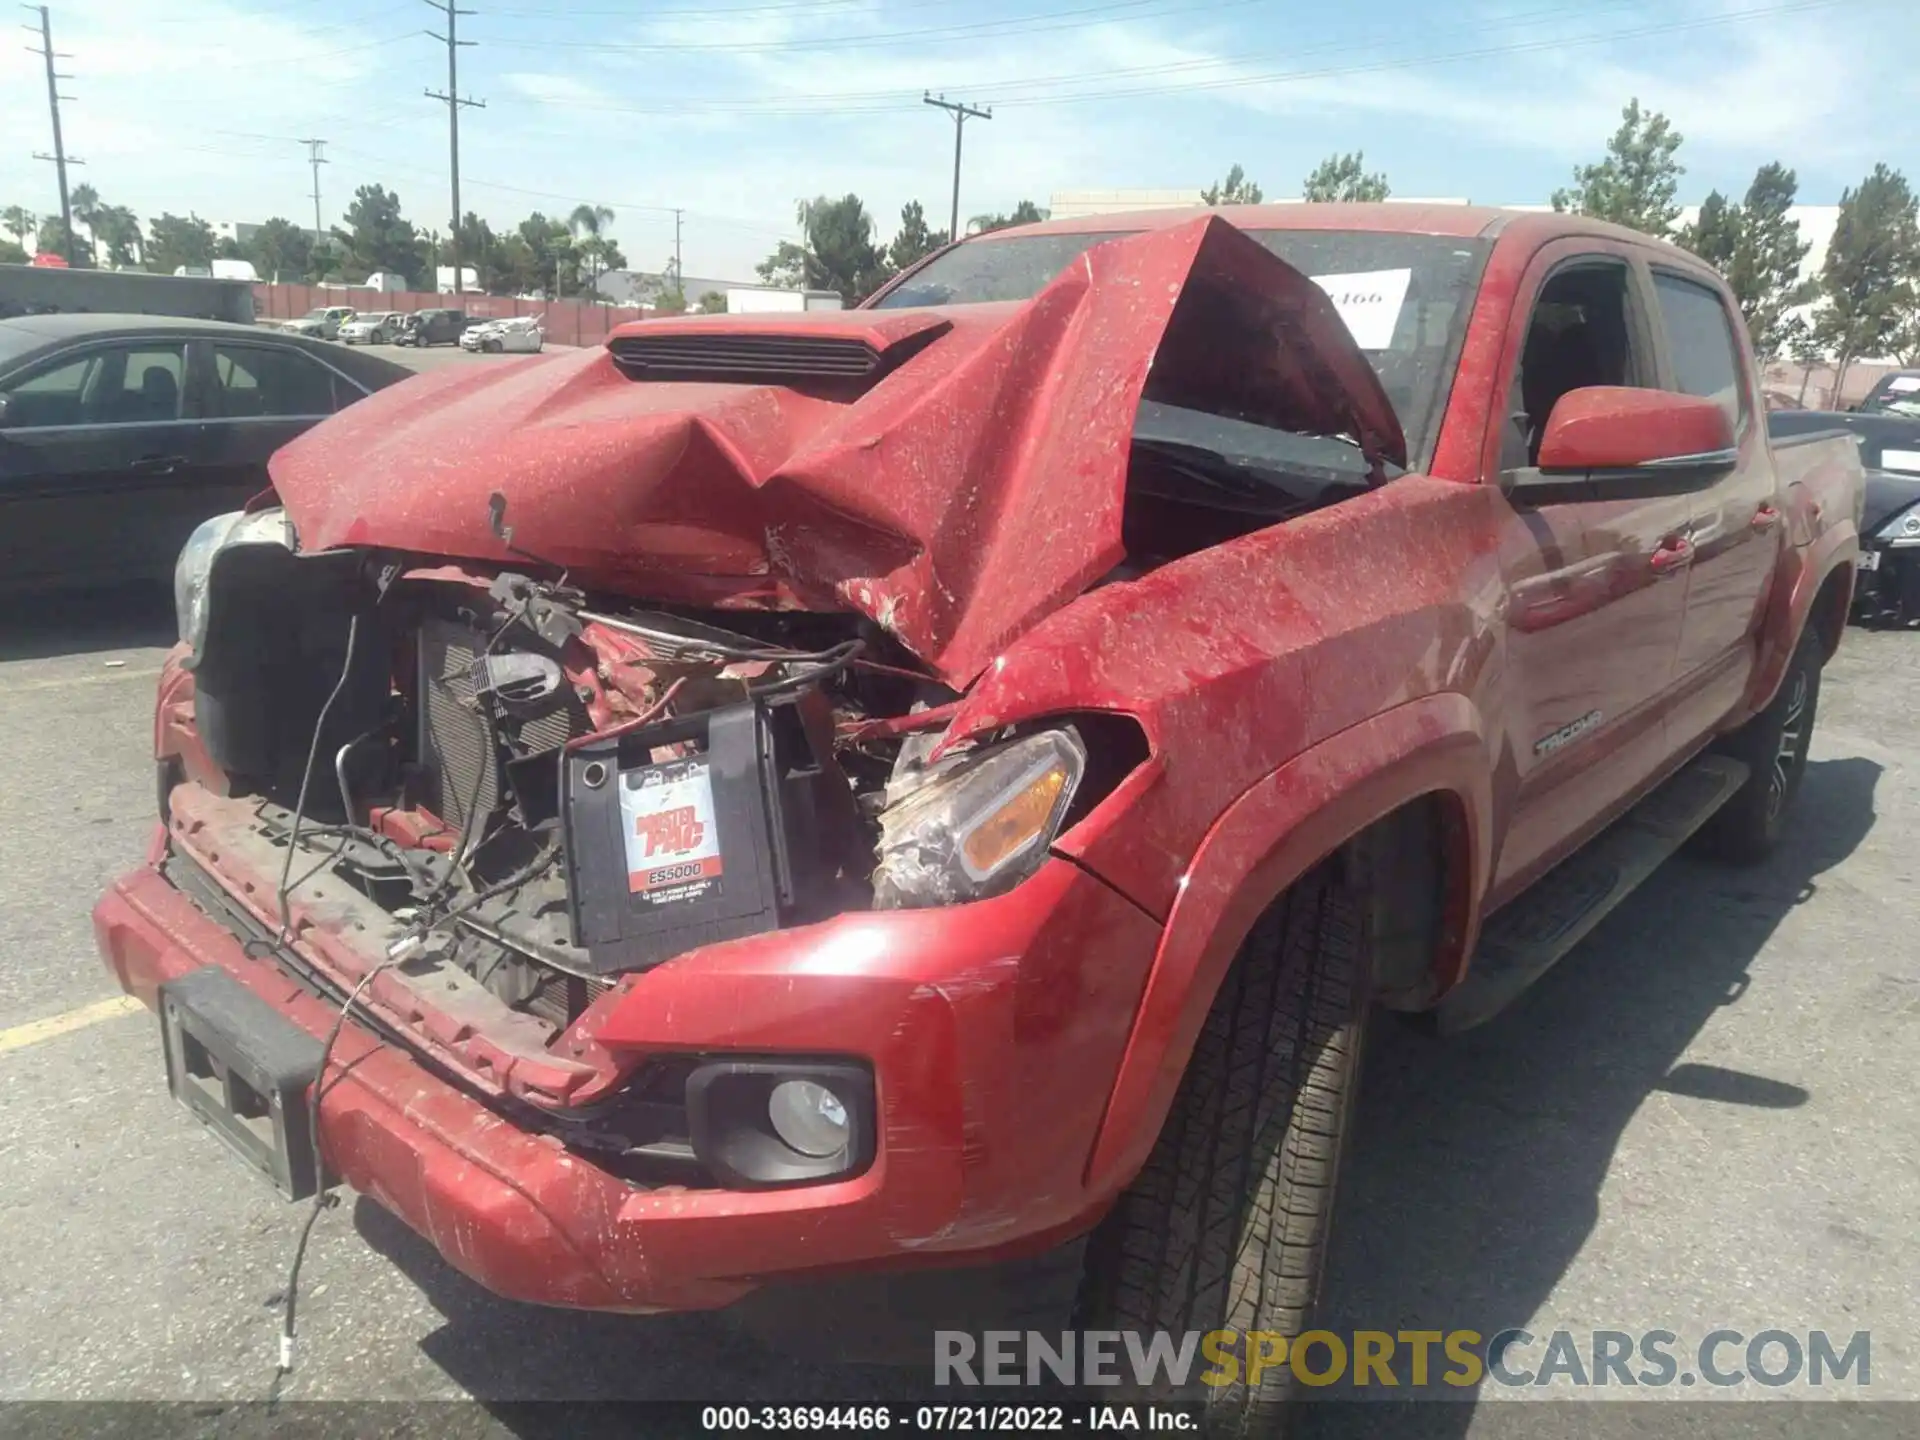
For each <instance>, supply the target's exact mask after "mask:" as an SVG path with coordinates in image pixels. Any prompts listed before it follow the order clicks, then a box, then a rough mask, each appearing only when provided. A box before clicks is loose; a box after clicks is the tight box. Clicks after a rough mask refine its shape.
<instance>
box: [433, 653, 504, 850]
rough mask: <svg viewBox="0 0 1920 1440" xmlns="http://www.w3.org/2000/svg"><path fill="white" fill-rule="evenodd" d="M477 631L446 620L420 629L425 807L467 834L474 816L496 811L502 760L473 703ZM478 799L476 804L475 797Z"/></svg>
mask: <svg viewBox="0 0 1920 1440" xmlns="http://www.w3.org/2000/svg"><path fill="white" fill-rule="evenodd" d="M483 646H484V641H483V639H482V637H481V635H480V634H479V632H478V631H475V630H471V629H469V628H467V627H466V626H464V625H457V624H454V623H453V622H451V621H447V620H427V621H425V622H424V623H423V624H422V625H421V626H420V690H419V695H420V763H421V765H422V766H423V767H424V768H425V770H426V795H425V800H426V804H427V808H428V809H430V810H432V811H433V813H434V814H436V815H438V816H439V817H440V818H441V819H442V820H445V821H446V822H447V823H448V824H450V825H454V826H458V827H459V828H461V829H465V828H466V826H467V823H468V819H469V813H468V809H467V806H468V802H469V800H472V802H473V812H472V813H474V814H478V815H491V814H492V813H493V812H494V811H495V810H497V809H499V808H500V757H499V751H498V747H497V746H496V745H495V743H494V738H493V729H492V726H491V725H489V724H488V722H487V718H486V716H484V715H483V714H481V713H480V710H479V708H478V707H477V706H476V705H475V703H474V698H473V662H474V660H475V659H476V658H478V656H479V654H480V652H481V649H482V648H483ZM476 794H477V796H478V798H477V799H474V797H475V796H476Z"/></svg>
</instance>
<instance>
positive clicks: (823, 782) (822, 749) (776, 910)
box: [561, 692, 852, 974]
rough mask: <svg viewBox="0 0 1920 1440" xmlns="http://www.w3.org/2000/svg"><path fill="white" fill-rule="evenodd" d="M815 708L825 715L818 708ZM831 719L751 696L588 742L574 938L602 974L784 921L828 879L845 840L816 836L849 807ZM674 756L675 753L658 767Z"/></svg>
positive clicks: (784, 699) (568, 765)
mask: <svg viewBox="0 0 1920 1440" xmlns="http://www.w3.org/2000/svg"><path fill="white" fill-rule="evenodd" d="M810 711H812V712H817V713H809V712H810ZM823 723H824V724H826V725H827V726H829V727H830V724H831V720H830V717H829V716H827V714H826V712H825V709H824V702H822V701H821V697H819V696H818V695H809V694H807V693H806V692H801V693H798V694H789V695H782V696H778V697H774V698H770V699H766V700H750V701H746V702H743V703H741V704H738V705H732V706H728V707H726V708H724V709H718V710H710V711H706V712H704V713H702V714H698V715H689V716H683V717H680V718H676V719H674V720H670V721H665V722H663V723H661V724H659V725H651V726H647V727H645V728H643V729H639V730H635V731H632V732H630V733H628V734H623V735H614V736H609V737H606V738H603V739H599V740H591V741H587V742H585V743H582V744H580V745H579V746H578V748H575V749H571V750H569V751H568V752H567V753H566V756H565V759H564V761H563V774H562V779H561V823H562V825H563V826H564V829H565V834H566V856H567V865H568V868H569V870H570V872H571V873H570V875H569V882H570V883H569V886H568V891H569V897H570V902H569V903H570V905H571V909H572V919H573V928H574V940H575V943H576V944H578V945H580V946H582V947H583V948H584V949H585V950H586V951H587V955H588V958H589V960H590V961H591V962H592V964H593V968H594V969H595V971H597V972H598V973H601V974H608V973H613V972H617V971H622V970H636V969H644V968H646V967H648V966H650V965H655V964H658V963H659V962H661V961H662V960H667V959H670V958H672V957H673V956H675V955H678V954H681V953H682V952H684V951H687V950H690V949H693V948H694V947H696V946H699V945H707V944H711V943H713V942H715V941H719V940H731V939H734V938H736V937H738V936H741V935H752V934H755V933H757V932H759V931H762V930H771V929H774V928H776V927H778V926H779V924H780V923H781V918H782V915H783V914H784V913H787V912H790V911H791V910H792V909H793V908H794V906H795V902H796V892H797V891H798V890H803V889H804V888H805V887H807V886H810V885H814V884H817V883H820V882H821V881H823V880H825V879H829V878H830V876H829V875H827V874H825V873H823V867H826V866H829V865H832V864H833V863H834V857H835V855H836V853H837V851H836V846H835V845H834V844H832V843H829V842H830V841H831V840H832V839H834V838H836V836H839V835H844V833H845V832H844V830H840V829H839V827H838V826H830V827H829V828H830V829H832V830H833V831H834V834H833V835H828V834H820V833H813V834H810V833H808V832H809V831H810V830H817V829H818V828H819V826H818V822H820V821H821V820H822V819H828V818H831V817H832V816H833V812H835V811H836V810H838V809H841V808H842V807H841V806H840V804H839V803H837V801H836V796H835V789H836V787H837V790H838V792H839V800H842V801H844V807H845V810H846V813H849V814H850V813H851V804H852V797H851V794H850V792H848V791H847V786H846V780H845V778H844V777H843V776H842V775H841V774H840V771H839V768H838V766H837V765H835V764H834V762H833V760H832V757H831V748H830V747H831V731H830V729H828V730H827V731H826V732H824V733H823V731H822V728H821V727H822V724H823ZM669 749H672V750H673V751H674V752H676V753H674V754H673V755H672V756H671V758H656V757H657V756H660V755H661V753H662V752H663V751H667V750H669Z"/></svg>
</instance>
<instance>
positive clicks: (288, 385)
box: [213, 345, 336, 419]
mask: <svg viewBox="0 0 1920 1440" xmlns="http://www.w3.org/2000/svg"><path fill="white" fill-rule="evenodd" d="M213 378H214V382H215V387H216V398H217V402H218V405H219V410H220V414H221V415H223V416H225V417H228V418H232V419H262V418H274V419H294V418H305V417H307V416H312V415H331V414H332V413H333V412H334V409H335V408H336V407H335V405H334V383H333V382H334V376H333V372H332V371H331V370H329V369H327V367H326V366H324V365H322V364H321V363H320V362H319V361H317V360H314V359H311V358H309V357H308V356H305V355H302V354H300V353H299V352H298V351H295V350H281V349H276V348H272V347H269V346H265V345H215V346H214V347H213Z"/></svg>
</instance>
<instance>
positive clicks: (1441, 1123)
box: [1299, 758, 1881, 1440]
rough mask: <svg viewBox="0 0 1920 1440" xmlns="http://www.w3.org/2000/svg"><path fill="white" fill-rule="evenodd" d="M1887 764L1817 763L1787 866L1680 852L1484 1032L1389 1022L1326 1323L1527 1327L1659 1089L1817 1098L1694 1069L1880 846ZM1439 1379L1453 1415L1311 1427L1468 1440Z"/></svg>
mask: <svg viewBox="0 0 1920 1440" xmlns="http://www.w3.org/2000/svg"><path fill="white" fill-rule="evenodd" d="M1880 774H1881V767H1880V766H1879V765H1878V764H1876V763H1875V762H1873V761H1871V760H1865V759H1858V758H1849V759H1838V760H1826V761H1815V762H1812V763H1810V764H1809V765H1808V766H1807V771H1806V776H1805V779H1804V780H1803V782H1802V786H1801V790H1800V794H1799V797H1798V799H1797V800H1796V802H1795V804H1796V807H1797V808H1796V812H1795V818H1794V824H1793V825H1792V826H1791V827H1790V828H1789V831H1788V834H1787V838H1786V839H1785V840H1784V841H1783V842H1782V843H1781V845H1780V848H1779V849H1778V850H1777V851H1776V852H1775V853H1774V854H1773V855H1772V856H1771V857H1770V858H1769V859H1768V860H1767V861H1766V863H1764V864H1762V865H1759V866H1756V867H1753V868H1751V869H1736V868H1730V867H1726V866H1721V865H1716V864H1712V863H1708V862H1705V861H1702V860H1697V859H1694V858H1692V857H1691V856H1687V855H1682V856H1681V857H1679V858H1677V859H1675V860H1674V861H1672V862H1670V863H1669V864H1668V865H1666V866H1665V867H1663V868H1662V869H1661V870H1660V871H1659V872H1658V873H1656V874H1655V875H1654V876H1653V877H1652V878H1651V879H1650V880H1648V881H1647V882H1646V884H1645V885H1643V886H1642V887H1641V888H1640V890H1639V891H1638V893H1636V894H1635V895H1634V896H1633V897H1632V898H1630V899H1629V900H1628V901H1627V902H1626V903H1625V904H1623V905H1622V906H1621V907H1620V909H1618V910H1617V911H1615V912H1614V913H1613V914H1612V915H1611V916H1609V917H1608V918H1607V920H1606V921H1605V922H1603V923H1602V924H1601V926H1600V928H1599V929H1597V930H1596V931H1595V932H1594V933H1593V935H1592V936H1590V937H1589V938H1588V939H1587V940H1586V941H1585V942H1584V943H1583V944H1582V945H1580V947H1579V948H1578V949H1576V950H1575V951H1574V952H1573V953H1572V954H1571V955H1569V956H1568V957H1567V958H1566V959H1565V960H1563V961H1561V962H1560V964H1559V965H1558V966H1556V967H1555V969H1554V970H1553V971H1551V972H1549V974H1548V975H1547V976H1546V977H1545V978H1544V979H1543V980H1541V981H1540V983H1539V984H1538V985H1537V986H1536V987H1535V988H1534V989H1533V991H1531V992H1530V993H1529V994H1527V995H1525V996H1523V997H1522V998H1521V1000H1520V1001H1519V1002H1518V1003H1517V1004H1515V1005H1514V1006H1513V1007H1512V1008H1511V1009H1510V1010H1508V1011H1507V1012H1506V1013H1505V1014H1503V1015H1501V1016H1500V1017H1499V1018H1497V1019H1496V1020H1494V1021H1492V1022H1491V1023H1490V1024H1488V1025H1486V1026H1484V1027H1482V1028H1481V1029H1478V1030H1475V1031H1471V1032H1469V1033H1468V1034H1466V1035H1464V1036H1461V1037H1459V1038H1457V1039H1455V1040H1452V1041H1449V1042H1445V1043H1441V1042H1436V1041H1434V1040H1431V1039H1429V1038H1427V1037H1425V1036H1423V1035H1421V1034H1419V1033H1417V1032H1415V1031H1414V1030H1413V1029H1412V1028H1410V1027H1408V1026H1404V1025H1400V1024H1396V1023H1392V1021H1391V1020H1389V1019H1387V1017H1382V1020H1383V1022H1384V1023H1379V1024H1376V1025H1375V1026H1374V1027H1373V1030H1372V1032H1371V1033H1370V1035H1369V1037H1368V1038H1369V1043H1370V1045H1371V1046H1372V1050H1371V1053H1370V1054H1369V1056H1368V1059H1367V1070H1366V1082H1365V1089H1364V1091H1363V1092H1362V1095H1361V1102H1360V1114H1359V1119H1358V1131H1357V1134H1356V1136H1355V1138H1354V1144H1353V1149H1352V1152H1351V1153H1352V1159H1351V1161H1350V1162H1349V1165H1348V1168H1347V1170H1346V1173H1345V1174H1344V1176H1343V1177H1342V1180H1341V1186H1342V1195H1341V1202H1340V1213H1339V1221H1338V1223H1337V1225H1336V1227H1335V1235H1334V1242H1333V1251H1332V1254H1331V1257H1330V1261H1329V1267H1328V1275H1327V1284H1326V1290H1325V1297H1324V1301H1323V1305H1322V1317H1321V1323H1322V1324H1323V1325H1324V1326H1325V1327H1326V1328H1328V1329H1331V1330H1333V1331H1334V1332H1335V1333H1336V1334H1338V1333H1343V1332H1350V1331H1353V1330H1360V1329H1364V1330H1384V1331H1388V1332H1398V1331H1400V1330H1403V1329H1409V1330H1411V1329H1426V1330H1448V1329H1460V1328H1467V1329H1474V1330H1478V1331H1480V1332H1481V1334H1483V1335H1492V1334H1494V1333H1496V1332H1497V1331H1499V1330H1500V1329H1502V1328H1503V1327H1505V1326H1508V1325H1524V1324H1525V1323H1526V1322H1527V1320H1528V1319H1529V1318H1530V1317H1531V1316H1532V1315H1533V1314H1534V1313H1535V1312H1536V1311H1537V1310H1538V1309H1539V1308H1540V1307H1541V1306H1542V1305H1544V1304H1545V1302H1546V1300H1547V1298H1548V1296H1549V1295H1550V1294H1551V1293H1552V1291H1553V1288H1554V1286H1555V1284H1556V1283H1557V1282H1558V1281H1559V1279H1560V1277H1561V1275H1562V1274H1564V1273H1565V1271H1566V1269H1567V1267H1568V1265H1569V1264H1570V1263H1571V1262H1572V1261H1573V1259H1574V1257H1575V1256H1576V1255H1577V1254H1578V1253H1579V1251H1580V1248H1581V1246H1582V1245H1583V1244H1584V1243H1585V1242H1586V1239H1587V1236H1588V1234H1589V1233H1590V1232H1591V1231H1592V1229H1593V1227H1594V1223H1595V1220H1596V1219H1597V1216H1598V1196H1599V1192H1600V1186H1601V1183H1602V1181H1603V1180H1604V1179H1605V1178H1606V1174H1607V1168H1608V1165H1609V1164H1610V1162H1611V1161H1612V1158H1613V1152H1614V1149H1615V1147H1616V1146H1617V1145H1618V1143H1619V1140H1620V1135H1621V1132H1622V1131H1623V1130H1624V1129H1625V1128H1626V1126H1627V1124H1628V1122H1629V1121H1630V1120H1632V1118H1633V1116H1634V1114H1635V1112H1636V1111H1638V1110H1639V1108H1640V1106H1641V1105H1642V1104H1643V1103H1645V1101H1646V1099H1647V1097H1648V1096H1649V1095H1651V1094H1653V1093H1654V1092H1656V1091H1664V1092H1667V1093H1670V1094H1676V1095H1687V1096H1694V1097H1698V1098H1701V1099H1706V1100H1710V1101H1714V1102H1718V1103H1721V1104H1726V1105H1738V1106H1744V1107H1753V1108H1758V1109H1761V1110H1780V1109H1792V1108H1795V1107H1797V1106H1799V1105H1802V1104H1805V1103H1806V1101H1807V1100H1808V1099H1809V1098H1810V1097H1809V1095H1808V1093H1807V1092H1806V1091H1805V1090H1803V1089H1801V1088H1800V1087H1799V1086H1797V1085H1794V1084H1790V1083H1788V1082H1786V1081H1784V1080H1781V1079H1777V1078H1774V1077H1770V1076H1762V1075H1747V1074H1742V1073H1740V1072H1737V1071H1731V1070H1725V1069H1722V1068H1720V1067H1718V1066H1710V1065H1699V1064H1691V1063H1681V1062H1680V1059H1679V1057H1680V1055H1681V1054H1682V1052H1684V1051H1685V1049H1686V1048H1687V1046H1688V1045H1689V1044H1690V1043H1691V1042H1692V1040H1693V1038H1694V1037H1695V1036H1696V1035H1697V1034H1698V1033H1699V1032H1700V1030H1701V1028H1702V1027H1703V1026H1704V1025H1706V1023H1707V1022H1708V1021H1709V1020H1710V1019H1711V1018H1712V1017H1713V1014H1714V1012H1715V1011H1716V1010H1718V1009H1720V1008H1721V1007H1722V1006H1725V1005H1738V1004H1740V1003H1741V1001H1742V1000H1743V999H1745V997H1746V995H1747V993H1748V988H1749V985H1750V983H1751V982H1750V977H1749V975H1748V967H1749V966H1750V965H1751V963H1752V961H1753V959H1754V957H1755V956H1756V955H1758V954H1759V952H1760V949H1761V947H1762V946H1764V945H1765V944H1766V943H1767V940H1768V938H1769V937H1770V936H1771V935H1772V934H1773V932H1774V930H1775V929H1776V928H1777V927H1778V926H1779V925H1780V923H1781V921H1782V920H1783V919H1784V918H1785V917H1786V916H1787V914H1788V913H1789V912H1790V911H1791V910H1792V909H1793V908H1794V907H1796V906H1798V905H1801V904H1804V903H1805V902H1806V901H1807V900H1809V899H1811V898H1812V897H1813V895H1814V894H1815V893H1816V892H1817V891H1818V889H1819V883H1820V882H1819V877H1820V876H1821V875H1822V874H1823V873H1824V872H1826V871H1827V870H1828V869H1830V868H1832V867H1833V866H1834V865H1836V864H1838V863H1839V862H1840V861H1841V860H1843V859H1845V858H1846V857H1847V856H1848V855H1849V854H1851V853H1852V852H1853V850H1854V849H1855V848H1856V847H1857V846H1858V845H1859V844H1860V842H1861V841H1862V840H1863V839H1864V838H1865V837H1866V835H1867V833H1868V831H1869V830H1870V829H1871V828H1872V826H1873V819H1874V814H1873V793H1874V787H1875V785H1876V784H1877V782H1878V780H1879V778H1880ZM1798 1078H1800V1079H1805V1078H1806V1077H1804V1076H1801V1077H1798ZM1436 1354H1437V1352H1436ZM1439 1368H1440V1367H1439V1366H1438V1365H1437V1364H1436V1367H1435V1373H1436V1374H1437V1373H1438V1371H1439ZM1403 1383H1404V1377H1403ZM1432 1389H1433V1391H1434V1392H1436V1398H1435V1400H1434V1403H1428V1404H1417V1405H1395V1406H1394V1407H1393V1410H1392V1424H1391V1426H1390V1429H1388V1430H1383V1429H1382V1427H1381V1425H1380V1422H1381V1421H1382V1420H1384V1419H1385V1418H1386V1417H1385V1415H1383V1414H1382V1413H1381V1408H1380V1407H1379V1406H1377V1405H1374V1404H1366V1403H1337V1402H1335V1403H1326V1404H1318V1405H1312V1406H1308V1407H1306V1414H1305V1416H1304V1417H1303V1418H1304V1423H1303V1424H1302V1425H1301V1426H1300V1427H1299V1428H1300V1433H1301V1434H1302V1436H1304V1437H1314V1440H1322V1437H1333V1436H1342V1437H1344V1436H1365V1435H1372V1434H1377V1433H1392V1434H1394V1435H1396V1436H1398V1435H1414V1436H1432V1437H1455V1436H1460V1435H1464V1434H1465V1433H1466V1431H1467V1428H1468V1426H1469V1425H1470V1424H1471V1423H1472V1422H1473V1418H1474V1412H1475V1408H1476V1407H1475V1405H1474V1404H1473V1403H1471V1402H1472V1401H1473V1400H1474V1399H1475V1398H1476V1396H1475V1392H1474V1391H1471V1390H1463V1391H1458V1392H1453V1395H1452V1396H1451V1397H1449V1396H1448V1392H1447V1391H1446V1387H1444V1386H1438V1385H1436V1386H1433V1387H1432ZM1363 1393H1365V1392H1363ZM1372 1393H1373V1394H1375V1395H1379V1396H1380V1398H1381V1399H1388V1398H1390V1395H1391V1392H1388V1393H1387V1394H1381V1392H1379V1391H1374V1392H1372ZM1400 1393H1401V1395H1403V1396H1404V1395H1405V1391H1404V1390H1402V1391H1401V1392H1400ZM1448 1398H1452V1400H1453V1401H1454V1403H1446V1401H1447V1399H1448ZM1527 1408H1528V1409H1529V1410H1531V1409H1533V1408H1534V1407H1532V1406H1528V1407H1527ZM1575 1408H1584V1407H1575ZM1662 1408H1664V1407H1662ZM1742 1408H1743V1409H1746V1408H1749V1407H1742Z"/></svg>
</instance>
